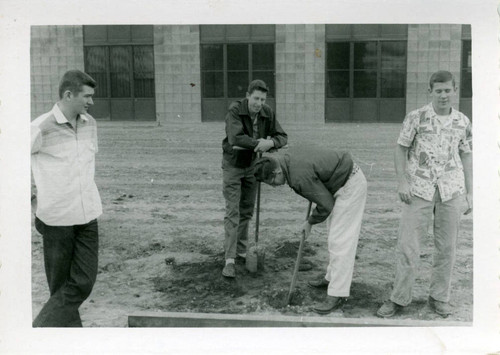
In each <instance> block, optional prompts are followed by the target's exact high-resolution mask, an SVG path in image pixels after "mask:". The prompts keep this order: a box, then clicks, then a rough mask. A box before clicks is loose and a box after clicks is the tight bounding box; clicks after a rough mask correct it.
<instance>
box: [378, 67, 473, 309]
mask: <svg viewBox="0 0 500 355" xmlns="http://www.w3.org/2000/svg"><path fill="white" fill-rule="evenodd" d="M456 92H457V87H456V85H455V79H454V77H453V75H452V74H451V73H450V72H448V71H438V72H436V73H434V74H432V76H431V78H430V82H429V93H430V96H431V98H432V102H431V103H430V104H428V105H426V106H424V107H422V108H420V109H417V110H415V111H412V112H410V113H409V114H408V115H406V117H405V119H404V122H403V127H402V129H401V132H400V135H399V139H398V145H397V147H396V151H395V166H396V174H397V177H398V182H399V184H398V194H399V198H400V199H401V201H402V202H404V204H403V210H402V216H401V222H400V227H399V235H398V242H397V246H396V275H395V279H394V284H393V290H392V293H391V296H390V298H389V300H387V301H386V302H385V303H384V304H383V305H382V307H380V308H379V310H378V311H377V315H378V316H380V317H391V316H393V315H394V314H396V312H398V311H400V310H401V309H402V308H403V307H405V306H407V305H408V304H409V303H410V302H411V298H412V287H413V284H414V281H415V275H416V273H417V263H418V261H419V257H420V251H419V249H420V240H422V239H423V238H424V237H425V236H426V235H427V229H428V228H427V227H428V225H429V223H430V222H431V221H432V215H433V214H434V248H435V252H434V260H433V268H432V276H431V284H430V295H429V305H430V307H431V308H432V309H433V310H434V311H435V312H436V313H438V314H439V315H441V316H443V317H447V316H448V315H450V314H451V313H452V311H453V310H452V307H451V306H450V304H449V299H450V289H451V275H452V269H453V265H454V262H455V251H456V243H457V237H458V232H459V224H460V215H461V214H462V213H464V210H465V214H468V213H470V212H471V211H472V128H471V122H470V120H469V119H468V118H467V117H466V116H465V115H464V114H462V113H461V112H459V111H457V110H455V109H453V108H452V107H451V101H452V98H453V97H454V95H455V94H456ZM464 196H465V202H466V204H467V207H466V208H464V206H463V204H464Z"/></svg>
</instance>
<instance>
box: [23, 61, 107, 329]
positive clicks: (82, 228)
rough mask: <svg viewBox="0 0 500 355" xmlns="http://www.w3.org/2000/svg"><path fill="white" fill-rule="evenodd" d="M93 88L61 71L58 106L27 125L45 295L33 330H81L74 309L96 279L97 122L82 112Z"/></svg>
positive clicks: (99, 210)
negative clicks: (68, 328)
mask: <svg viewBox="0 0 500 355" xmlns="http://www.w3.org/2000/svg"><path fill="white" fill-rule="evenodd" d="M95 87H96V82H95V81H94V79H92V78H91V77H90V76H89V75H87V74H85V73H83V72H81V71H79V70H70V71H68V72H66V73H65V74H64V76H63V77H62V79H61V82H60V84H59V98H60V99H59V101H58V102H57V103H56V104H55V105H54V107H53V108H52V110H51V111H50V112H47V113H45V114H43V115H42V116H40V117H38V118H36V119H35V120H34V121H33V122H32V123H31V163H32V171H33V177H34V180H35V184H36V188H37V210H36V218H35V227H36V229H37V230H38V231H39V232H40V234H42V236H43V257H44V263H45V273H46V275H47V281H48V284H49V290H50V298H49V300H48V301H47V303H46V304H45V305H44V306H43V308H42V310H41V311H40V313H39V314H38V316H37V317H36V318H35V320H34V322H33V326H34V327H81V326H82V321H81V319H80V313H79V312H78V308H79V307H80V305H81V304H82V303H83V301H85V299H87V297H88V296H89V295H90V292H91V291H92V287H93V286H94V282H95V280H96V275H97V252H98V231H97V217H99V216H100V215H101V213H102V206H101V199H100V196H99V192H98V191H97V187H96V184H95V182H94V170H95V153H96V152H97V130H96V122H95V120H94V119H93V118H92V117H91V116H90V115H89V114H88V112H87V110H88V108H89V107H90V105H92V104H93V101H92V96H93V94H94V88H95Z"/></svg>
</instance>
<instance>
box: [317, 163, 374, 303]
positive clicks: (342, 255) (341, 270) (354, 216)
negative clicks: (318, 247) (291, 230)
mask: <svg viewBox="0 0 500 355" xmlns="http://www.w3.org/2000/svg"><path fill="white" fill-rule="evenodd" d="M366 189H367V183H366V178H365V176H364V174H363V172H362V171H361V169H360V170H359V171H358V172H357V173H356V174H354V175H353V176H351V177H350V178H349V180H347V182H346V184H345V185H344V186H343V187H342V188H341V189H340V190H338V191H337V192H336V193H335V195H334V196H333V197H334V198H335V205H334V206H333V211H332V213H331V214H330V216H328V219H327V220H326V226H327V235H328V253H329V256H330V262H329V264H328V268H327V270H326V275H325V279H326V280H328V281H329V285H328V291H327V293H328V295H329V296H336V297H348V296H349V292H350V288H351V282H352V274H353V271H354V259H355V257H356V248H357V246H358V239H359V231H360V230H361V220H362V219H363V212H364V209H365V203H366Z"/></svg>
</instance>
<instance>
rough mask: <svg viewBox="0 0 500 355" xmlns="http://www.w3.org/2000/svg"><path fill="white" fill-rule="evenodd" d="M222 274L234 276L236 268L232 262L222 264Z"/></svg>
mask: <svg viewBox="0 0 500 355" xmlns="http://www.w3.org/2000/svg"><path fill="white" fill-rule="evenodd" d="M222 276H224V277H231V278H235V277H236V268H235V267H234V264H233V263H230V264H226V266H224V269H222Z"/></svg>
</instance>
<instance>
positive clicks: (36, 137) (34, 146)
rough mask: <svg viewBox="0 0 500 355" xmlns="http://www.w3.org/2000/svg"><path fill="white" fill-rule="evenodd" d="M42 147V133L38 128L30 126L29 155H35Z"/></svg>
mask: <svg viewBox="0 0 500 355" xmlns="http://www.w3.org/2000/svg"><path fill="white" fill-rule="evenodd" d="M41 146H42V132H41V131H40V128H38V126H34V125H31V154H36V153H38V151H39V150H40V148H41Z"/></svg>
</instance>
